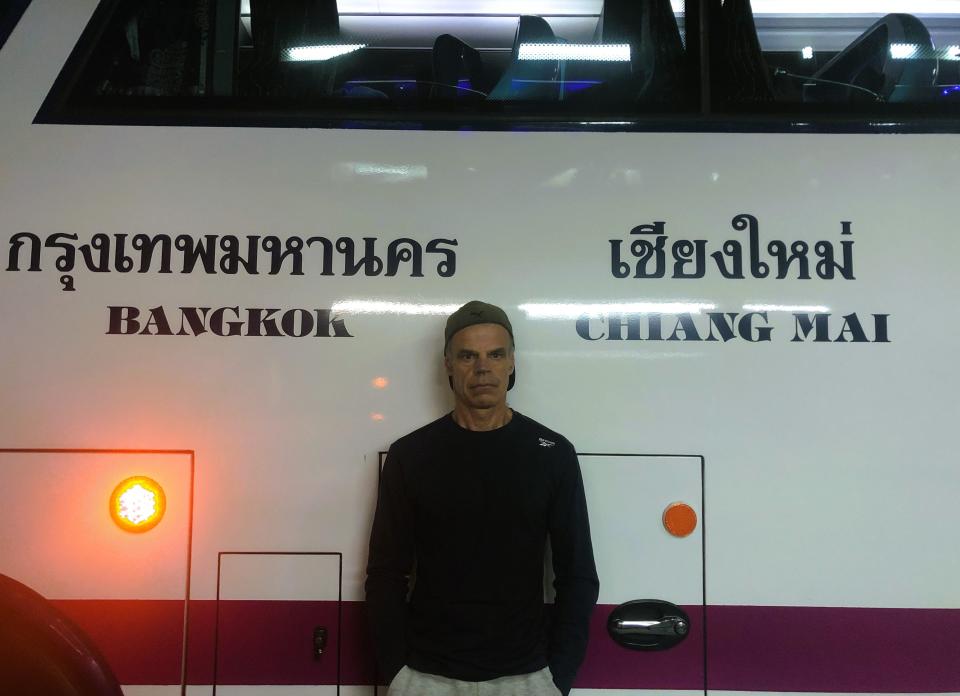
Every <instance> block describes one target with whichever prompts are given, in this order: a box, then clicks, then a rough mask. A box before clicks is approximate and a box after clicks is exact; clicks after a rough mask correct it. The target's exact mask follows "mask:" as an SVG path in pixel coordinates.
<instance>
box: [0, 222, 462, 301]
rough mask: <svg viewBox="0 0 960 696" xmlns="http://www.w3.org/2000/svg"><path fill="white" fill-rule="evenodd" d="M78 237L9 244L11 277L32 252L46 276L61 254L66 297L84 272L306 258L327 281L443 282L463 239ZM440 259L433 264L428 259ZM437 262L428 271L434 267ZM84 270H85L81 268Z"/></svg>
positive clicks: (292, 266)
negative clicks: (402, 278)
mask: <svg viewBox="0 0 960 696" xmlns="http://www.w3.org/2000/svg"><path fill="white" fill-rule="evenodd" d="M78 242H79V238H78V236H77V235H76V234H64V233H57V234H51V235H48V236H47V237H46V238H45V239H41V238H40V237H39V236H37V235H35V234H32V233H30V232H20V233H18V234H15V235H13V236H11V237H10V250H9V254H8V259H7V261H8V263H7V269H6V270H7V271H20V270H21V263H22V261H21V258H20V257H21V253H22V252H23V251H24V249H25V248H26V249H27V251H26V254H27V256H26V262H25V263H26V264H27V266H26V270H27V271H32V272H37V271H41V270H43V262H44V260H45V259H44V255H45V254H47V253H49V254H54V255H55V258H54V261H53V265H54V267H55V268H56V269H57V271H59V272H60V273H62V274H63V275H61V277H60V283H61V285H62V286H63V290H67V291H69V290H75V287H74V278H73V273H74V271H75V269H76V268H80V267H82V268H85V269H86V270H87V271H89V272H92V273H110V272H113V273H131V272H135V273H148V272H151V271H153V272H156V273H193V272H195V271H196V272H202V273H208V274H215V273H223V274H227V275H235V274H238V273H245V274H248V275H259V274H260V273H261V272H264V273H267V274H269V275H277V274H280V273H288V274H289V275H304V257H305V256H307V255H308V254H309V256H308V258H309V259H310V261H311V262H313V263H318V264H319V266H318V268H319V275H322V276H333V275H341V276H354V275H365V276H379V275H384V276H388V277H389V276H396V275H399V274H401V273H404V274H407V273H408V274H409V275H410V277H412V278H422V277H424V270H425V269H426V268H430V267H432V268H433V269H434V271H435V272H436V274H437V276H439V277H440V278H450V277H451V276H453V275H454V274H455V273H456V271H457V255H456V251H455V247H456V246H457V240H456V239H431V240H430V241H428V242H427V243H426V244H421V243H420V242H418V241H417V240H415V239H411V238H409V237H401V238H399V239H393V240H389V241H386V242H384V241H381V240H380V239H379V238H377V237H363V238H361V241H360V242H358V241H357V240H355V239H353V238H352V237H339V238H337V239H330V238H327V237H320V236H314V237H307V238H303V237H297V236H290V237H285V238H283V239H281V238H280V237H278V236H276V235H268V236H260V235H246V236H245V237H243V238H241V237H238V236H237V235H232V234H227V235H216V234H206V235H202V236H201V237H196V238H195V237H193V236H191V235H187V234H181V235H175V236H174V235H168V234H156V235H148V234H135V235H129V234H112V235H111V234H95V235H93V236H92V237H91V238H90V241H89V242H85V243H83V244H79V243H78ZM429 254H432V255H435V256H434V258H432V259H431V258H429V257H428V256H427V255H429ZM434 262H435V263H436V265H435V266H428V263H430V264H432V263H434ZM81 263H82V266H81V265H80V264H81Z"/></svg>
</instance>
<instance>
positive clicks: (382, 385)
mask: <svg viewBox="0 0 960 696" xmlns="http://www.w3.org/2000/svg"><path fill="white" fill-rule="evenodd" d="M371 384H373V386H374V388H375V389H386V388H387V387H388V386H390V380H389V379H387V378H386V377H374V378H373V381H372V382H371Z"/></svg>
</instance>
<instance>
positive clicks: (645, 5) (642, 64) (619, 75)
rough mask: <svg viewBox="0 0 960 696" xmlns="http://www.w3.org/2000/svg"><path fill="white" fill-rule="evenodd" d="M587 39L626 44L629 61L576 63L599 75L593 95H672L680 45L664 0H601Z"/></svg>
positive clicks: (674, 20) (666, 98)
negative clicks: (624, 62) (594, 23)
mask: <svg viewBox="0 0 960 696" xmlns="http://www.w3.org/2000/svg"><path fill="white" fill-rule="evenodd" d="M593 40H594V43H603V44H629V45H630V64H629V66H626V65H624V64H622V63H609V62H600V61H597V62H590V63H588V64H586V65H584V66H583V67H582V68H580V69H581V70H583V69H584V68H585V69H587V70H589V71H590V72H591V73H592V74H593V75H596V76H599V78H600V81H601V82H602V83H603V88H602V89H601V90H598V96H601V97H612V98H615V99H616V100H617V101H673V100H674V99H675V97H676V94H675V93H676V92H677V91H678V90H679V88H680V87H681V82H682V79H683V68H684V48H683V39H682V37H681V35H680V29H679V27H678V26H677V18H676V16H675V15H674V13H673V7H672V5H671V4H670V0H644V1H643V2H638V1H637V0H604V2H603V7H602V9H601V10H600V19H599V20H598V22H597V28H596V30H595V31H594V35H593ZM578 67H579V66H578ZM584 77H587V75H584ZM570 79H571V80H573V79H574V78H573V76H572V75H571V77H570ZM591 98H593V97H591Z"/></svg>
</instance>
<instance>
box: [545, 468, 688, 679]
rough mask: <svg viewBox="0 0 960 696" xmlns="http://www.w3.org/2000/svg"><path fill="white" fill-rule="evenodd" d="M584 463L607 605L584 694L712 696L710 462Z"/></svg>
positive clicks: (596, 626) (602, 606)
mask: <svg viewBox="0 0 960 696" xmlns="http://www.w3.org/2000/svg"><path fill="white" fill-rule="evenodd" d="M579 458H580V468H581V471H582V472H583V482H584V489H585V492H586V496H587V508H588V510H589V514H590V528H591V536H592V539H593V549H594V555H595V557H596V562H597V573H598V574H599V577H600V599H599V602H598V604H597V608H596V610H595V612H594V615H593V620H592V623H591V626H590V642H589V644H588V647H587V656H586V659H585V661H584V663H583V665H582V667H581V668H580V672H579V674H578V677H577V681H576V694H577V695H578V696H586V695H587V694H593V693H596V694H602V693H609V692H606V690H607V689H631V690H654V689H655V690H656V692H657V694H658V695H659V694H666V693H670V692H681V691H685V692H688V693H689V692H690V691H705V688H706V682H705V672H704V648H705V625H704V609H703V605H704V594H705V593H704V574H703V559H704V530H703V524H704V516H703V499H702V495H703V485H702V482H703V458H702V457H698V456H652V455H622V454H616V455H614V454H580V455H579ZM548 576H549V569H548ZM551 580H552V578H549V577H548V578H547V582H546V590H547V599H548V601H552V597H551V596H550V595H551V593H552V586H551V582H550V581H551ZM594 690H597V691H596V692H594ZM601 690H603V691H601Z"/></svg>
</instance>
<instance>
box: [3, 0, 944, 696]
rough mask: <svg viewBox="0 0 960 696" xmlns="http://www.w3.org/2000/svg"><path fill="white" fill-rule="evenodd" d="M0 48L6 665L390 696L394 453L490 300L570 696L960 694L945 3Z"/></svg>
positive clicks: (95, 3)
mask: <svg viewBox="0 0 960 696" xmlns="http://www.w3.org/2000/svg"><path fill="white" fill-rule="evenodd" d="M0 41H2V43H0V248H2V252H3V253H2V255H0V263H2V268H3V272H2V273H0V317H2V323H3V334H2V340H0V346H2V348H0V355H2V358H3V360H2V367H0V413H2V417H0V617H2V620H0V692H3V693H10V694H34V693H35V694H44V695H46V694H50V695H52V696H65V695H68V694H70V695H73V694H77V695H79V694H84V695H86V694H96V695H97V696H102V695H103V694H114V695H117V694H121V693H122V694H124V695H125V696H166V695H173V694H182V695H186V694H191V695H200V694H204V695H206V694H210V695H213V694H221V696H223V695H226V696H230V695H236V696H252V695H254V694H256V695H257V696H260V695H264V696H304V695H306V694H324V695H331V694H338V695H339V694H343V695H344V696H360V695H361V694H377V693H379V694H384V693H386V690H385V685H384V683H383V681H384V679H383V677H382V675H379V674H378V673H377V667H376V661H375V659H374V656H373V650H372V641H371V633H370V630H369V627H368V625H367V621H366V617H365V612H364V590H363V586H364V580H365V575H366V563H367V544H368V540H369V535H370V529H371V524H372V518H373V512H374V508H375V505H376V500H377V491H378V482H379V476H380V471H381V467H382V466H383V462H384V459H385V456H386V452H387V450H388V448H389V445H390V444H391V442H393V441H395V440H396V439H397V438H399V437H401V436H403V435H404V434H406V433H408V432H410V431H411V430H414V429H415V428H418V427H420V426H422V425H424V424H426V423H428V422H430V421H432V420H435V419H436V418H439V417H441V416H442V415H443V414H445V413H447V412H449V411H450V408H451V404H452V398H451V392H450V388H449V385H448V383H447V376H446V374H445V372H444V369H443V356H442V352H443V340H442V336H443V326H444V321H445V318H446V317H447V316H448V315H449V314H450V313H451V312H453V311H454V310H455V309H456V308H457V307H459V306H461V305H462V304H463V303H465V302H467V301H469V300H473V299H480V300H484V301H487V302H491V303H494V304H497V305H499V306H501V307H503V308H504V309H505V310H506V312H507V313H508V315H509V316H510V318H511V321H512V323H513V329H514V336H515V342H516V364H517V372H516V375H517V378H516V386H515V388H514V389H512V391H511V392H510V394H509V403H510V405H511V407H513V408H515V409H516V410H517V411H519V412H521V413H523V414H526V415H529V416H530V417H532V418H534V419H536V420H537V421H539V422H541V423H543V424H545V425H546V426H547V427H549V428H551V429H553V430H555V431H557V432H560V433H562V434H563V435H564V436H566V437H567V438H568V439H569V440H570V441H571V442H572V443H573V444H574V446H575V448H576V451H577V453H578V457H579V462H580V468H581V471H582V475H583V480H584V487H585V491H586V496H587V503H588V509H589V515H590V524H591V530H592V537H593V546H594V552H595V555H596V560H597V568H598V573H599V577H600V597H599V602H598V605H597V607H596V609H595V611H594V613H593V616H592V619H591V624H590V638H589V643H588V646H587V653H586V657H585V659H584V662H583V664H582V666H581V668H580V670H579V672H578V675H577V679H576V682H575V684H574V688H573V691H572V693H573V694H574V696H620V695H621V694H647V693H649V694H654V693H655V694H658V695H660V694H678V695H679V694H694V693H703V694H717V695H720V694H723V695H725V696H726V695H729V696H737V695H738V694H747V693H750V694H771V695H772V694H784V693H792V692H802V693H809V694H820V695H827V694H847V693H871V694H902V693H912V694H917V693H922V694H934V693H937V694H940V693H953V694H960V642H958V641H957V635H958V634H960V553H958V550H957V541H956V538H957V529H958V528H960V507H958V505H957V497H958V494H960V467H958V466H957V464H958V461H957V441H956V440H955V434H954V428H956V427H957V421H958V416H960V412H958V407H957V394H958V393H960V378H958V370H957V368H956V357H955V356H956V352H955V351H956V345H957V344H958V343H960V330H958V327H956V326H954V327H952V328H951V325H950V322H952V321H953V320H952V319H950V317H952V316H953V308H955V305H956V302H957V298H958V297H960V282H958V275H957V272H956V268H955V266H954V265H953V262H954V260H955V259H957V258H960V241H958V239H960V236H958V234H957V231H956V219H955V218H954V216H953V209H952V207H951V205H952V204H951V203H950V201H951V200H953V197H954V196H955V195H956V190H957V181H958V165H960V136H958V133H960V72H958V67H960V2H956V1H955V0H872V1H867V0H832V1H831V2H820V1H818V0H805V1H804V2H796V1H793V0H752V2H751V1H750V0H725V1H723V0H685V1H684V0H673V1H672V2H669V1H668V0H626V1H624V0H513V1H511V2H508V1H507V0H457V1H453V0H422V1H419V2H418V1H416V0H339V1H336V0H334V1H330V0H272V1H271V0H72V1H71V2H59V1H57V0H32V1H30V0H26V1H25V0H17V1H14V2H10V3H8V5H7V8H6V9H2V10H0ZM901 243H904V244H905V246H904V247H903V248H902V249H901V247H900V246H899V245H900V244H901ZM951 269H953V270H951ZM553 599H554V587H553V584H552V567H551V563H550V561H549V553H548V551H547V553H545V562H544V602H545V604H546V605H549V604H550V603H551V602H552V601H553Z"/></svg>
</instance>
